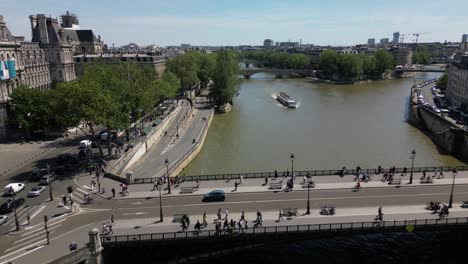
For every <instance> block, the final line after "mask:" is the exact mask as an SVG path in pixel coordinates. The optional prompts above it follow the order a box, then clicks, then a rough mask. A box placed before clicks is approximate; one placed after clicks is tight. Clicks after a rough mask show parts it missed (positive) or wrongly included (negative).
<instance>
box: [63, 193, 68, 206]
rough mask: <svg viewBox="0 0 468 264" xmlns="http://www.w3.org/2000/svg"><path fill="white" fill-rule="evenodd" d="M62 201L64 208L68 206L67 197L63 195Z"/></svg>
mask: <svg viewBox="0 0 468 264" xmlns="http://www.w3.org/2000/svg"><path fill="white" fill-rule="evenodd" d="M62 201H63V206H66V205H67V197H66V196H65V195H62Z"/></svg>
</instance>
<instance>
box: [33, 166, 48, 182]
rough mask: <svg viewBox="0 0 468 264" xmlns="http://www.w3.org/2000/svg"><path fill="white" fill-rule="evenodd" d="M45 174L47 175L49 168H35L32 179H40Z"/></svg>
mask: <svg viewBox="0 0 468 264" xmlns="http://www.w3.org/2000/svg"><path fill="white" fill-rule="evenodd" d="M44 175H47V169H37V170H33V172H32V173H31V181H38V180H40V179H41V178H42V176H44Z"/></svg>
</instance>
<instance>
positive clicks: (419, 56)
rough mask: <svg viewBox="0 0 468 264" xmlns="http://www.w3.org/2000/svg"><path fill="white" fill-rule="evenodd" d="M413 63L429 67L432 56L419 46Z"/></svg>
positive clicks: (414, 54)
mask: <svg viewBox="0 0 468 264" xmlns="http://www.w3.org/2000/svg"><path fill="white" fill-rule="evenodd" d="M412 59H413V63H416V64H424V65H427V64H429V63H430V60H431V55H430V54H429V51H428V50H427V48H426V47H424V46H418V47H417V48H416V51H415V52H414V53H413V58H412Z"/></svg>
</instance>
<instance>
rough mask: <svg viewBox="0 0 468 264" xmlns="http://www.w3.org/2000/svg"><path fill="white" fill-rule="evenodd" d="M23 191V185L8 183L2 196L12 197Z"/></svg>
mask: <svg viewBox="0 0 468 264" xmlns="http://www.w3.org/2000/svg"><path fill="white" fill-rule="evenodd" d="M23 189H24V183H10V184H8V185H7V186H5V188H3V194H5V195H14V194H16V193H18V192H20V191H22V190H23Z"/></svg>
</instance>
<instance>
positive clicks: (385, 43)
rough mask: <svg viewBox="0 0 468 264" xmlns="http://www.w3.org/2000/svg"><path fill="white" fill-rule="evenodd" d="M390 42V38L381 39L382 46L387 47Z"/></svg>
mask: <svg viewBox="0 0 468 264" xmlns="http://www.w3.org/2000/svg"><path fill="white" fill-rule="evenodd" d="M388 42H390V39H389V38H383V39H380V45H387V44H388Z"/></svg>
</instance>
